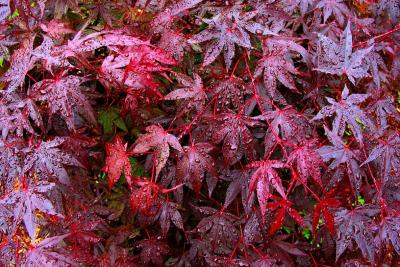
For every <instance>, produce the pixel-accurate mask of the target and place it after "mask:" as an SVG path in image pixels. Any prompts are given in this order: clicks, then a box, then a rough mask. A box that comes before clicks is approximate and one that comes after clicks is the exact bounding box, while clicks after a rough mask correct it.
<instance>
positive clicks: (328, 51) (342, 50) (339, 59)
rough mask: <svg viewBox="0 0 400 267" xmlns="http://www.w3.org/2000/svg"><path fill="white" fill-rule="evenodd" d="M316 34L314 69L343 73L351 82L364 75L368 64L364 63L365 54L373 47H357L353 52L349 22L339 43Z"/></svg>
mask: <svg viewBox="0 0 400 267" xmlns="http://www.w3.org/2000/svg"><path fill="white" fill-rule="evenodd" d="M318 36H319V44H318V51H317V53H318V58H317V68H316V69H315V70H317V71H320V72H324V73H328V74H336V75H343V74H345V75H346V76H347V77H348V78H349V80H350V81H351V82H352V83H353V84H355V83H356V80H355V79H358V78H363V77H365V76H366V74H367V71H368V66H367V64H365V56H366V55H367V54H368V53H369V52H370V51H371V50H372V48H373V47H372V46H371V47H368V48H365V49H359V50H357V51H355V52H354V53H353V48H352V45H353V38H352V35H351V31H350V22H349V23H348V24H347V27H346V29H345V30H344V31H343V33H342V36H341V39H340V43H339V44H336V42H334V41H333V40H332V39H330V38H328V37H326V36H324V35H322V34H319V35H318Z"/></svg>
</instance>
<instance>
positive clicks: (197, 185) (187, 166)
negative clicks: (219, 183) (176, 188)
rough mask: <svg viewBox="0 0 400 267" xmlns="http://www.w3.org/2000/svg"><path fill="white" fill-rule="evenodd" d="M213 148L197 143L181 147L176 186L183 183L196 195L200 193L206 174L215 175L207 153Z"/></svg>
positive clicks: (212, 161)
mask: <svg viewBox="0 0 400 267" xmlns="http://www.w3.org/2000/svg"><path fill="white" fill-rule="evenodd" d="M213 148H214V147H213V146H212V145H210V144H208V143H198V144H194V145H191V146H185V147H183V153H182V154H181V156H180V158H179V161H178V164H177V172H176V179H177V182H178V184H180V183H185V184H186V185H187V186H189V187H190V188H191V189H193V190H194V191H195V192H196V193H199V192H200V189H201V185H202V182H203V178H204V175H205V173H206V172H208V173H209V174H210V175H212V176H216V175H217V170H216V168H215V163H214V160H213V158H212V157H211V156H210V155H209V153H210V152H211V151H212V150H213Z"/></svg>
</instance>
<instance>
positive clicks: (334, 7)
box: [316, 0, 350, 25]
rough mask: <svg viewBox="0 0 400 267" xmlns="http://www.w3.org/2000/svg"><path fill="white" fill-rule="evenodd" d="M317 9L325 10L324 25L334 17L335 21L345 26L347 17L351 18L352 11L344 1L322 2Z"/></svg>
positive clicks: (324, 0) (327, 0) (329, 0)
mask: <svg viewBox="0 0 400 267" xmlns="http://www.w3.org/2000/svg"><path fill="white" fill-rule="evenodd" d="M316 7H317V8H321V9H322V10H323V16H324V23H326V22H327V20H328V19H329V18H330V17H331V16H332V15H334V17H335V19H336V20H337V21H338V22H339V23H340V24H341V25H344V21H345V17H348V16H350V10H349V9H348V8H347V6H346V4H345V3H343V1H342V0H322V1H319V2H318V4H317V6H316Z"/></svg>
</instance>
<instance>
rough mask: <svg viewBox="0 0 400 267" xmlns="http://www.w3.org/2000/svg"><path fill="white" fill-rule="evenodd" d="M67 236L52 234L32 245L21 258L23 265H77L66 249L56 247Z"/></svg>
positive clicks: (73, 266) (72, 266)
mask: <svg viewBox="0 0 400 267" xmlns="http://www.w3.org/2000/svg"><path fill="white" fill-rule="evenodd" d="M67 236H68V234H66V235H60V236H52V237H48V238H46V239H44V240H42V241H41V242H40V243H38V244H36V245H34V246H33V247H32V248H31V249H30V250H29V251H28V252H27V253H26V254H25V255H24V256H23V258H22V262H21V264H22V265H23V266H71V267H75V266H79V265H78V264H77V263H76V261H74V259H73V258H72V257H71V256H70V255H68V251H67V250H65V249H62V248H57V246H58V245H59V244H60V242H61V241H62V240H63V239H65V238H66V237H67Z"/></svg>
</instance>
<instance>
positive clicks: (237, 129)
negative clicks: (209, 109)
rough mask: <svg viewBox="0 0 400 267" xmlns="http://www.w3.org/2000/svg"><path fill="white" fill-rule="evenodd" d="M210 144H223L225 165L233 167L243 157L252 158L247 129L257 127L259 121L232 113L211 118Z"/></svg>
mask: <svg viewBox="0 0 400 267" xmlns="http://www.w3.org/2000/svg"><path fill="white" fill-rule="evenodd" d="M211 122H212V123H211V125H210V127H212V132H213V133H212V138H211V139H212V142H213V143H214V144H219V143H221V142H223V145H222V151H223V156H224V160H225V163H226V164H229V165H234V164H235V163H237V162H238V161H239V160H240V159H241V158H242V157H243V155H246V158H247V159H248V160H252V159H253V158H254V155H253V153H254V150H253V137H252V134H251V132H250V130H249V129H248V127H251V126H257V125H259V124H260V123H259V121H258V120H256V119H253V118H251V117H246V116H243V115H237V114H234V113H222V114H219V115H217V116H215V117H213V118H212V121H211Z"/></svg>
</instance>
